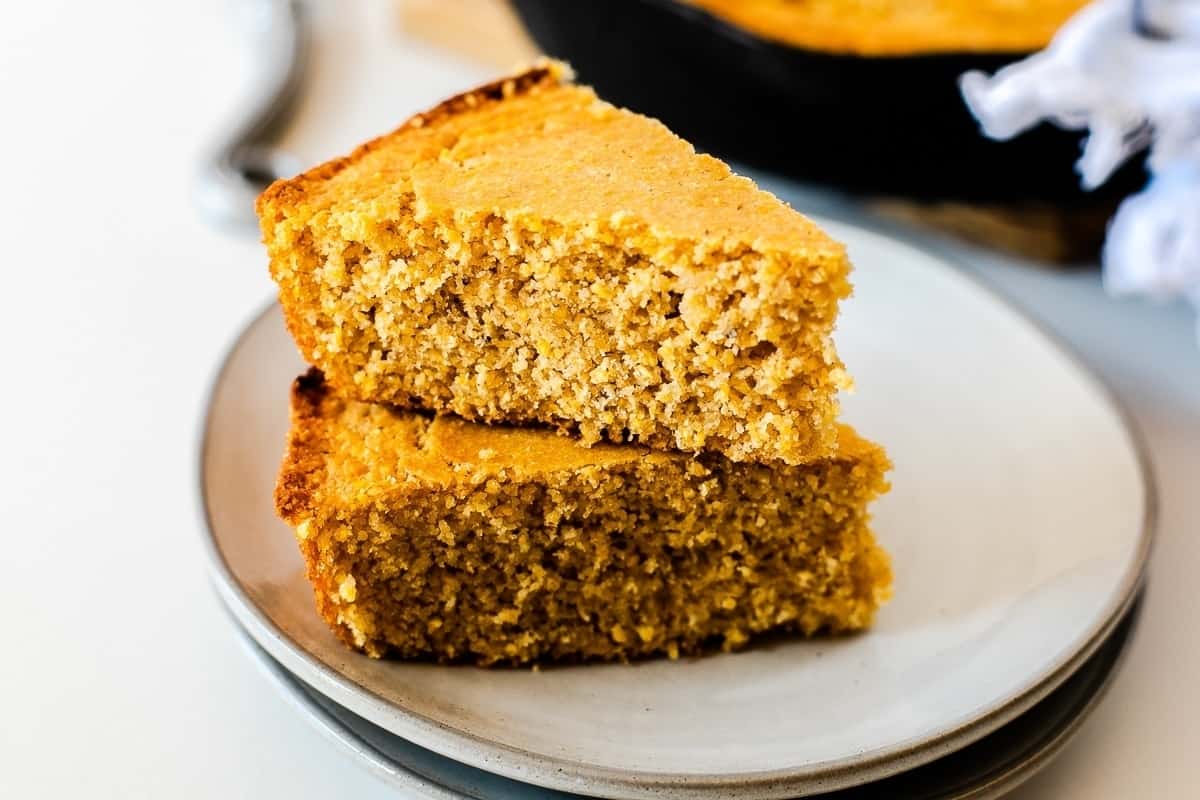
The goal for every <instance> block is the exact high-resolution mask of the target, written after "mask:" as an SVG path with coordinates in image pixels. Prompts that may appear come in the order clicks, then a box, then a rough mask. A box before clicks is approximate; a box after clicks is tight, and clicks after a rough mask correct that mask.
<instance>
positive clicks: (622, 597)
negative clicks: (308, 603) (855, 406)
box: [275, 371, 891, 665]
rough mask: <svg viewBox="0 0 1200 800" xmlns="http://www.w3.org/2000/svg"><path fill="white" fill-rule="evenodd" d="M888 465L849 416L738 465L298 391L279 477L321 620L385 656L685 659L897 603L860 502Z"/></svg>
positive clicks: (320, 390) (309, 388) (849, 625)
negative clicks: (827, 443)
mask: <svg viewBox="0 0 1200 800" xmlns="http://www.w3.org/2000/svg"><path fill="white" fill-rule="evenodd" d="M888 468H889V463H888V460H887V457H886V456H885V455H884V452H883V451H882V450H881V449H880V448H879V447H878V446H876V445H874V444H871V443H870V442H868V441H866V440H864V439H862V438H860V437H858V436H857V435H856V434H855V433H854V431H853V430H851V429H850V428H848V427H841V428H840V429H839V437H838V445H837V450H836V453H835V454H834V455H832V456H830V457H828V458H824V459H821V460H818V461H814V462H811V463H809V464H804V465H798V466H788V465H782V464H778V463H777V464H775V465H773V466H768V465H762V464H753V463H736V462H732V461H730V460H729V459H727V458H724V457H723V456H720V455H716V454H706V455H701V456H699V457H692V456H689V455H686V454H682V453H665V452H658V451H653V450H647V449H645V448H642V447H637V446H633V445H612V444H601V445H597V446H595V447H592V448H587V447H584V446H582V445H580V444H578V443H577V442H574V441H571V440H569V439H567V438H565V437H562V436H558V435H556V434H555V433H553V432H551V431H547V430H539V429H528V428H526V429H521V428H511V427H504V426H489V425H480V424H478V423H471V422H466V421H464V420H462V419H459V418H457V417H448V416H438V417H432V416H425V415H421V414H418V413H414V412H411V411H403V410H396V409H392V408H388V407H385V406H381V405H376V404H368V403H362V402H358V401H353V400H343V399H340V398H339V397H338V396H336V395H335V394H333V393H332V392H331V391H328V390H327V387H326V386H325V384H324V383H323V381H322V379H321V376H320V374H319V373H317V372H315V371H314V372H311V373H310V374H309V375H307V376H305V377H303V378H300V379H299V380H298V381H297V382H296V384H295V386H294V389H293V395H292V430H291V435H290V441H289V444H288V450H287V455H286V457H285V460H284V463H283V468H282V472H281V474H280V477H279V483H278V487H277V489H276V496H275V499H276V506H277V509H278V512H279V514H280V516H281V517H282V518H283V519H284V520H286V521H287V522H289V523H291V524H292V525H293V526H295V529H296V536H297V539H298V541H299V543H300V550H301V552H302V553H303V555H304V560H305V562H306V564H307V572H308V577H309V580H310V581H311V582H312V584H313V587H314V590H315V594H316V601H317V608H318V609H319V611H320V613H321V615H322V616H323V617H324V618H325V619H326V621H328V623H329V624H330V625H331V626H332V628H333V630H334V631H335V632H336V633H337V635H338V636H339V637H341V638H342V639H343V640H344V641H345V642H346V643H348V644H350V645H352V646H354V647H356V648H358V649H360V650H363V651H365V652H366V653H368V654H370V655H372V656H377V657H378V656H383V655H385V654H388V653H392V654H395V655H399V656H402V657H422V658H432V659H436V660H439V661H457V660H464V661H474V662H477V663H479V664H485V665H486V664H492V663H496V662H510V663H521V662H529V661H536V660H560V659H566V660H580V659H627V658H634V657H640V656H648V655H652V654H656V653H666V654H668V655H670V656H671V657H676V656H678V655H679V654H681V653H689V652H694V651H698V650H701V649H703V648H707V647H714V646H715V647H721V648H723V649H726V650H729V649H733V648H736V647H739V646H741V645H743V644H745V643H746V641H747V640H748V639H749V637H750V636H751V635H752V634H755V633H759V632H762V631H767V630H772V629H795V630H799V631H802V632H803V633H806V634H811V633H814V632H817V631H834V632H836V631H850V630H856V629H859V628H863V627H865V626H866V625H868V624H869V623H870V621H871V618H872V615H873V613H874V612H875V609H876V608H877V607H878V606H879V604H880V603H881V602H882V601H883V600H885V599H886V598H887V597H888V595H889V594H890V584H891V573H890V570H889V567H888V559H887V556H886V555H885V554H884V552H883V551H882V550H880V549H879V547H878V546H877V545H876V543H875V540H874V538H873V537H872V535H871V532H870V531H869V529H868V527H867V521H868V515H867V511H866V506H867V503H868V502H869V501H870V500H871V499H872V498H874V497H875V496H876V495H878V494H879V493H881V492H883V491H885V490H886V488H887V484H886V483H885V481H884V473H885V471H886V470H887V469H888Z"/></svg>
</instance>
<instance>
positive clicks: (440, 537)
mask: <svg viewBox="0 0 1200 800" xmlns="http://www.w3.org/2000/svg"><path fill="white" fill-rule="evenodd" d="M259 216H260V218H261V221H262V229H263V234H264V238H265V241H266V244H267V248H268V251H269V253H270V258H271V273H272V276H273V277H274V278H275V280H276V282H277V283H278V284H279V287H280V301H281V303H282V305H283V309H284V313H285V317H286V319H287V322H288V326H289V329H290V330H291V332H292V334H293V336H294V337H295V339H296V342H297V344H298V345H299V347H300V350H301V352H302V354H303V355H304V356H305V357H306V358H307V359H308V360H309V362H310V363H311V364H313V365H314V367H315V369H314V370H313V371H311V372H310V373H309V374H308V375H306V376H304V377H302V378H301V379H299V380H298V381H297V384H296V386H295V388H294V391H293V398H292V403H293V406H292V420H293V423H292V433H291V437H290V441H289V444H288V452H287V455H286V457H285V460H284V465H283V471H282V474H281V476H280V480H279V485H278V490H277V493H276V501H277V507H278V510H279V513H280V515H281V516H282V517H283V518H284V519H285V520H286V521H288V522H289V523H291V524H292V525H293V526H295V528H296V535H297V538H298V540H299V541H300V545H301V551H302V552H303V554H304V557H305V561H306V563H307V567H308V575H309V578H310V580H311V581H312V583H313V585H314V588H315V592H316V597H317V606H318V609H319V610H320V612H321V614H322V615H323V616H324V617H325V618H326V619H327V620H328V621H329V623H330V624H331V626H333V628H334V630H335V631H336V632H337V633H338V634H339V635H340V636H341V637H342V638H343V639H344V640H345V641H346V642H348V643H349V644H351V645H353V646H355V647H357V648H359V649H362V650H364V651H365V652H367V653H369V654H371V655H376V656H379V655H384V654H387V653H389V652H392V653H396V654H398V655H401V656H405V657H432V658H436V659H440V660H471V661H476V662H479V663H485V664H487V663H494V662H513V663H519V662H528V661H535V660H544V659H579V658H587V659H605V658H629V657H635V656H643V655H650V654H655V653H666V654H669V655H671V656H675V655H677V654H679V653H681V652H692V651H697V650H700V649H702V648H704V647H708V646H713V645H718V646H723V647H725V648H727V649H728V648H733V647H736V646H738V645H741V644H743V643H744V642H746V641H747V640H748V638H749V637H750V635H752V634H754V633H758V632H762V631H766V630H771V629H776V628H792V629H798V630H801V631H803V632H805V633H812V632H815V631H819V630H829V631H842V630H853V629H858V628H862V627H864V626H866V625H867V624H869V622H870V620H871V617H872V615H873V612H874V610H875V609H876V608H877V606H878V605H879V604H880V603H881V602H882V601H883V600H884V599H885V598H886V596H887V594H888V593H889V590H890V572H889V569H888V565H887V559H886V556H885V555H884V554H883V553H882V551H880V550H879V548H878V547H877V546H876V544H875V542H874V539H873V537H872V536H871V533H870V531H869V529H868V527H867V519H868V515H867V512H866V506H867V504H868V503H869V502H870V501H871V500H872V499H873V498H874V497H876V496H877V495H878V494H880V493H881V492H882V491H884V490H885V489H886V482H885V480H884V473H885V472H886V470H887V469H888V466H889V465H888V462H887V458H886V456H885V455H884V453H883V451H882V450H881V449H880V448H879V447H877V446H876V445H873V444H871V443H869V442H867V441H866V440H864V439H862V438H860V437H859V436H858V435H857V434H856V433H855V432H854V431H853V430H851V429H850V428H848V427H845V426H841V425H839V424H838V423H837V422H836V413H837V405H836V393H837V391H838V389H839V388H841V387H844V386H845V385H846V384H847V383H848V379H847V377H846V375H845V372H844V370H843V368H842V365H841V363H840V362H839V360H838V358H837V355H836V352H835V350H834V348H833V344H832V340H831V335H832V331H833V327H834V323H835V321H836V317H837V306H838V301H839V300H840V299H841V298H843V297H845V296H846V295H847V294H848V293H849V290H850V286H849V282H848V279H847V276H848V272H849V263H848V261H847V260H846V256H845V253H844V250H843V248H842V247H841V246H840V245H838V244H837V243H835V242H833V241H832V240H831V239H829V238H828V237H827V236H826V235H825V234H823V233H822V232H821V231H820V230H819V229H818V228H817V227H816V226H815V225H813V224H812V223H811V222H809V221H808V220H806V219H804V218H803V217H801V216H800V215H798V214H796V213H795V212H794V211H792V210H791V209H789V208H788V207H787V206H786V205H784V204H783V203H781V202H780V201H779V200H777V199H776V198H774V197H773V196H771V195H769V194H767V193H765V192H762V191H760V190H759V189H757V188H756V187H755V186H754V184H753V183H751V182H750V181H749V180H747V179H745V178H741V177H739V176H736V175H734V174H733V173H731V172H730V170H729V168H728V167H726V166H725V165H724V164H722V163H721V162H719V161H717V160H715V159H713V158H710V157H708V156H704V155H698V154H696V153H695V151H694V150H693V149H692V147H691V146H690V145H688V144H687V143H686V142H684V141H683V140H681V139H679V138H678V137H676V136H674V135H673V134H671V133H670V131H668V130H667V129H666V128H664V127H663V126H662V125H661V124H659V123H657V122H655V121H653V120H650V119H647V118H645V117H641V116H638V115H636V114H633V113H631V112H628V111H624V110H621V109H617V108H614V107H612V106H610V105H608V104H606V103H603V102H602V101H600V100H598V99H597V98H596V96H595V95H594V94H593V93H592V92H591V91H590V90H588V89H586V88H582V87H578V86H575V85H573V84H571V83H570V82H569V79H568V77H567V75H566V73H565V70H564V69H563V68H562V67H561V66H559V65H555V64H545V65H541V66H538V67H535V68H533V69H530V70H528V71H526V72H524V73H522V74H520V75H517V76H514V77H512V78H509V79H507V80H504V81H501V82H498V83H495V84H491V85H488V86H485V87H482V88H480V89H476V90H475V91H473V92H470V93H467V94H464V95H461V96H459V97H456V98H453V99H451V100H448V101H446V102H445V103H443V104H442V105H440V106H438V107H437V108H435V109H433V110H431V111H429V112H426V113H425V114H421V115H419V116H417V117H414V118H413V119H412V120H410V121H409V122H408V123H406V124H405V125H404V126H403V127H401V128H400V129H398V130H397V131H395V132H393V133H392V134H389V135H387V136H384V137H382V138H380V139H377V140H374V141H372V142H369V143H367V144H365V145H363V146H362V147H360V148H359V149H358V150H356V151H355V152H354V153H352V154H351V155H350V156H349V157H347V158H344V159H339V160H336V161H333V162H330V163H328V164H325V165H322V166H320V167H317V168H315V169H313V170H311V171H310V172H307V173H305V174H303V175H300V176H299V177H297V178H294V179H291V180H288V181H282V182H279V183H276V184H275V185H273V186H272V187H271V188H270V189H268V190H267V192H265V193H264V194H263V196H262V197H261V198H260V200H259Z"/></svg>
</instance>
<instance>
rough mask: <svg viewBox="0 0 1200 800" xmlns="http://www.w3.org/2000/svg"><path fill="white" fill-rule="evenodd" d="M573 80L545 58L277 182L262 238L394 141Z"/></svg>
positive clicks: (260, 208) (266, 193)
mask: <svg viewBox="0 0 1200 800" xmlns="http://www.w3.org/2000/svg"><path fill="white" fill-rule="evenodd" d="M573 78H574V73H573V72H572V71H571V68H570V67H569V66H567V65H566V64H565V63H563V62H561V61H554V60H552V59H546V58H543V59H539V60H538V61H536V62H535V63H534V64H533V65H532V66H530V67H528V68H527V69H525V70H524V71H521V72H517V73H515V74H513V75H509V76H507V77H505V78H501V79H499V80H496V81H492V82H491V83H485V84H483V85H482V86H477V87H475V88H474V89H471V90H469V91H466V92H463V93H461V94H457V95H454V96H453V97H450V98H448V99H446V100H443V101H442V102H441V103H438V104H437V105H436V106H434V107H433V108H430V109H428V110H426V111H422V112H420V113H418V114H414V115H413V116H411V117H409V118H408V120H406V121H405V122H404V123H403V124H402V125H400V127H398V128H396V129H395V130H393V131H391V132H390V133H385V134H383V135H382V136H377V137H375V138H374V139H370V140H368V141H366V142H364V143H363V144H360V145H359V146H358V147H356V148H354V150H352V151H351V152H350V154H349V155H346V156H342V157H340V158H334V159H332V160H330V161H326V162H325V163H323V164H318V165H317V166H315V167H313V168H311V169H309V170H306V171H305V172H302V173H300V174H299V175H296V176H294V177H291V178H282V179H280V180H277V181H275V182H274V183H272V184H271V185H270V186H268V187H267V188H266V189H265V190H263V192H262V194H260V195H259V196H258V199H257V200H256V201H255V204H254V209H255V211H256V212H257V214H258V217H259V220H260V222H261V225H262V231H263V236H264V237H269V236H270V235H271V228H272V227H273V226H274V225H275V223H276V222H278V221H279V220H280V219H281V218H282V216H283V210H284V209H286V208H289V207H292V206H295V205H299V204H300V203H302V202H303V201H304V199H305V197H306V196H307V194H308V192H309V190H310V188H312V187H313V186H315V185H317V184H320V183H324V182H325V181H328V180H329V179H330V178H332V177H334V176H335V175H337V174H338V173H339V172H341V171H342V170H344V169H346V168H347V167H349V166H350V165H352V164H354V163H355V162H357V161H360V160H361V159H362V158H363V157H364V156H366V155H367V154H368V153H370V152H372V151H374V150H378V149H379V148H381V147H384V146H386V145H387V144H388V143H389V142H390V141H391V140H393V139H395V138H397V137H399V136H402V135H403V134H404V133H406V132H407V131H410V130H413V129H416V128H424V127H425V126H426V125H430V124H433V123H435V122H437V121H438V120H440V119H443V118H445V117H451V116H454V115H455V114H459V113H461V112H464V111H471V110H474V109H477V108H479V107H480V106H481V105H483V104H486V103H498V102H500V101H502V100H505V99H508V98H511V97H514V96H517V95H522V94H527V93H528V92H530V91H532V90H534V89H535V88H538V87H541V86H555V85H558V84H561V83H569V82H570V81H571V80H572V79H573Z"/></svg>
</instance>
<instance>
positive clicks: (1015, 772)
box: [222, 581, 1147, 800]
mask: <svg viewBox="0 0 1200 800" xmlns="http://www.w3.org/2000/svg"><path fill="white" fill-rule="evenodd" d="M1146 591H1147V589H1146V585H1145V582H1144V581H1143V584H1142V585H1141V586H1140V587H1139V589H1138V592H1137V595H1136V598H1135V601H1134V603H1133V604H1132V605H1131V606H1130V608H1129V609H1127V610H1126V612H1125V614H1124V615H1122V617H1121V620H1120V622H1119V623H1118V625H1117V626H1116V627H1115V628H1114V630H1113V632H1112V633H1111V634H1110V635H1109V638H1106V639H1105V640H1104V642H1103V643H1102V645H1101V648H1098V650H1097V653H1096V655H1098V654H1099V650H1100V649H1102V648H1103V647H1104V646H1106V645H1108V644H1110V643H1111V642H1112V637H1115V636H1116V635H1117V631H1118V630H1119V629H1120V627H1121V626H1122V625H1124V624H1126V623H1128V628H1127V629H1126V631H1125V633H1124V634H1122V636H1123V640H1122V642H1121V644H1120V649H1118V650H1117V652H1116V653H1115V654H1113V655H1112V656H1111V661H1110V662H1109V664H1108V668H1107V669H1106V670H1105V671H1104V672H1103V673H1102V674H1101V675H1100V676H1099V677H1098V678H1096V679H1094V682H1093V684H1092V686H1091V692H1090V694H1088V695H1087V696H1086V697H1085V698H1084V699H1083V700H1082V701H1079V702H1077V703H1076V704H1075V707H1074V708H1073V709H1072V715H1071V716H1070V717H1069V718H1067V719H1066V720H1065V721H1063V722H1062V723H1060V724H1059V725H1058V726H1057V727H1056V728H1054V729H1053V730H1051V731H1050V732H1049V734H1048V735H1043V736H1042V738H1040V739H1039V740H1038V741H1037V742H1035V743H1034V744H1033V745H1031V748H1030V749H1029V750H1028V751H1024V752H1021V753H1019V754H1018V755H1017V757H1016V758H1013V759H1012V760H1010V761H1009V762H1008V763H1006V764H1004V765H1003V766H1001V767H999V768H998V769H993V770H990V771H986V772H984V773H981V774H980V775H978V776H977V777H976V778H974V779H973V780H972V781H971V782H970V783H969V784H967V785H965V786H964V785H962V784H958V785H956V786H953V787H950V788H948V789H946V790H945V791H943V792H941V794H940V796H939V798H938V800H994V799H995V798H1000V797H1003V796H1004V795H1007V794H1008V793H1009V792H1012V791H1013V790H1015V789H1016V788H1017V787H1018V786H1020V785H1022V784H1023V783H1025V782H1026V781H1027V780H1029V779H1030V778H1032V777H1033V776H1034V775H1036V774H1038V773H1039V772H1041V771H1042V769H1044V768H1045V767H1046V766H1048V765H1049V764H1050V763H1051V762H1052V761H1053V760H1054V759H1055V758H1057V757H1058V756H1059V755H1060V754H1061V753H1062V751H1063V750H1064V749H1065V748H1066V746H1067V745H1068V744H1070V742H1071V741H1073V740H1074V738H1075V736H1076V735H1077V734H1078V733H1079V731H1080V729H1081V728H1082V727H1083V725H1084V723H1086V722H1087V720H1088V719H1089V718H1090V717H1091V716H1092V714H1093V713H1094V712H1095V711H1096V709H1097V708H1098V707H1099V706H1100V704H1101V703H1102V702H1103V701H1104V699H1105V697H1107V696H1108V693H1109V691H1110V690H1111V689H1112V687H1113V685H1114V683H1115V682H1116V678H1117V676H1118V675H1119V674H1120V673H1121V670H1122V669H1123V668H1124V666H1125V662H1126V661H1127V660H1128V658H1129V652H1130V650H1131V649H1132V647H1133V643H1134V641H1135V639H1136V638H1137V632H1138V629H1139V627H1140V622H1141V615H1142V614H1143V613H1144V612H1145V594H1146ZM222 607H223V609H224V611H225V613H226V615H227V616H228V617H229V619H230V621H231V622H233V624H234V626H235V628H236V634H235V635H236V638H237V639H238V640H239V642H240V643H241V644H242V645H243V649H244V650H245V652H246V653H247V657H248V658H250V659H251V660H252V661H253V662H254V664H255V666H256V667H257V668H258V669H259V670H260V671H262V672H263V673H264V674H265V676H266V678H267V680H268V681H269V682H270V683H271V684H272V685H274V686H275V687H276V688H277V689H278V690H279V691H280V692H281V693H282V694H283V695H284V697H285V699H286V701H287V703H288V704H289V705H290V706H292V707H293V708H294V709H296V710H297V712H298V713H300V715H301V716H303V717H304V718H305V719H306V720H307V721H308V722H309V724H310V725H312V726H313V727H314V728H316V729H317V730H318V731H319V732H320V733H321V735H322V736H323V737H325V738H326V739H329V740H330V741H333V742H334V743H336V744H337V745H338V746H339V747H341V748H343V749H344V752H345V754H346V755H347V756H348V757H351V758H352V760H354V761H356V762H357V763H359V764H361V765H363V766H364V767H365V768H367V769H368V770H369V771H370V772H372V773H373V774H375V775H377V776H379V777H380V779H381V780H384V781H387V782H388V783H389V784H390V785H391V786H393V787H395V788H400V789H406V790H415V791H421V792H426V793H427V796H429V797H431V798H435V800H446V798H453V800H481V796H480V795H477V794H474V793H470V792H464V791H460V790H458V789H455V788H454V787H452V786H449V785H447V784H444V783H442V782H441V781H440V780H439V779H438V778H436V777H434V776H432V775H429V774H426V773H425V772H421V771H418V770H417V769H416V768H414V767H412V766H410V765H409V764H406V763H405V762H403V761H401V760H399V759H396V758H393V757H391V756H389V755H388V754H387V753H385V752H383V751H381V750H380V749H379V748H378V747H376V746H375V745H374V744H372V743H371V742H370V741H367V740H366V739H364V738H363V737H362V736H361V735H360V734H359V733H358V732H357V731H356V730H355V729H353V728H351V727H350V726H349V725H348V724H347V723H346V722H344V721H343V720H341V719H339V718H338V717H336V716H335V715H334V714H333V713H331V712H330V711H329V710H328V709H326V708H323V707H321V706H320V705H319V704H318V703H316V702H314V701H313V700H312V699H311V698H310V695H311V694H313V693H316V694H323V693H322V692H320V691H319V690H318V689H316V688H315V687H313V686H311V685H310V684H308V683H306V682H305V681H304V680H303V679H302V678H300V677H299V676H298V675H295V674H294V673H292V672H290V671H288V669H287V667H285V666H284V665H283V664H282V663H281V662H279V661H278V660H276V659H275V658H274V657H273V656H271V654H270V653H269V652H267V650H265V649H264V648H263V647H262V645H260V644H259V643H258V642H257V641H256V640H255V639H254V637H253V636H252V635H251V633H250V631H249V630H247V629H246V628H245V626H243V625H242V624H241V622H240V620H239V619H238V618H237V616H236V615H235V614H234V613H233V611H232V609H230V608H229V607H228V606H225V605H224V604H222ZM1051 694H1053V693H1051ZM331 702H334V701H332V700H331ZM347 711H349V713H351V714H353V713H354V712H353V711H350V710H349V709H347ZM362 719H363V720H364V721H365V722H368V723H370V720H367V719H366V718H362ZM1014 722H1015V721H1014ZM371 724H374V723H371ZM392 735H396V734H392ZM397 738H400V737H397ZM410 744H412V743H411V742H410ZM931 763H933V762H931ZM464 766H467V767H468V768H469V769H478V768H477V767H470V766H469V765H464ZM431 786H432V787H433V788H434V789H435V790H437V792H438V793H436V794H434V793H432V792H430V787H431ZM533 788H539V789H540V788H544V787H533ZM855 788H869V786H868V785H860V786H859V787H855ZM569 796H570V797H572V798H574V797H583V796H582V795H569ZM827 796H828V795H827ZM830 800H836V797H835V796H834V797H830Z"/></svg>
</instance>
